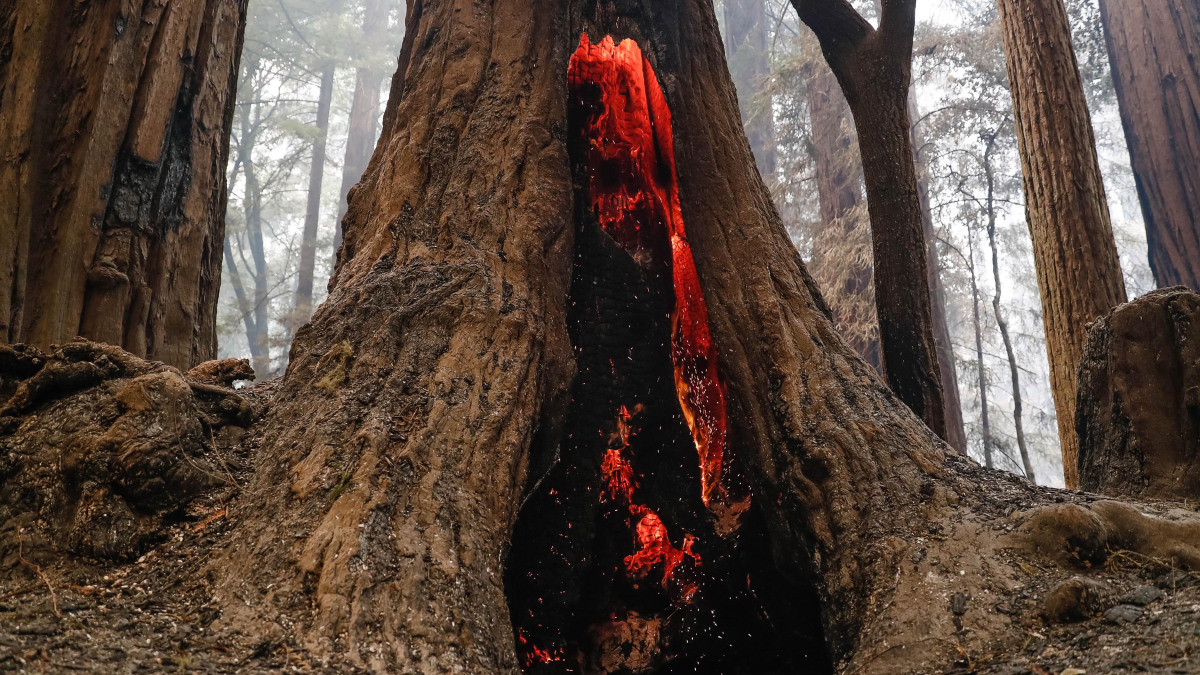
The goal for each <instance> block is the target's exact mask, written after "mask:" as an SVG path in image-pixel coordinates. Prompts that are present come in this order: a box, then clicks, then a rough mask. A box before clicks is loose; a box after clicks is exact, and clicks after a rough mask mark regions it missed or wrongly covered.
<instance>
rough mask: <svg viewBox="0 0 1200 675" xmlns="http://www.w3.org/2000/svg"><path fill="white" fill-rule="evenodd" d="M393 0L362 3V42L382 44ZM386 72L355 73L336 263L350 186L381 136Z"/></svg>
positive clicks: (363, 70) (365, 69)
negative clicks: (381, 89)
mask: <svg viewBox="0 0 1200 675" xmlns="http://www.w3.org/2000/svg"><path fill="white" fill-rule="evenodd" d="M391 9H392V0H365V2H364V3H363V42H364V43H366V44H368V45H374V44H378V43H379V37H380V36H381V35H382V34H384V33H386V32H387V30H388V27H389V26H388V21H389V18H388V15H389V14H391ZM384 75H385V73H382V72H379V71H377V70H374V69H372V68H368V67H365V66H364V67H360V68H358V69H356V71H355V75H354V98H353V99H352V100H351V102H350V119H349V122H348V123H347V125H346V156H345V158H344V159H343V160H342V187H341V192H340V194H341V201H340V202H339V204H338V217H337V226H336V227H335V228H334V230H333V259H334V262H335V263H336V262H337V251H338V248H339V247H340V246H341V245H342V218H343V217H345V215H346V208H347V205H348V204H349V198H350V188H352V187H354V185H355V184H356V183H358V181H359V179H360V178H362V175H363V172H364V171H366V170H367V162H369V161H371V151H372V150H374V149H375V141H376V139H378V138H379V88H380V86H381V85H382V83H383V78H384Z"/></svg>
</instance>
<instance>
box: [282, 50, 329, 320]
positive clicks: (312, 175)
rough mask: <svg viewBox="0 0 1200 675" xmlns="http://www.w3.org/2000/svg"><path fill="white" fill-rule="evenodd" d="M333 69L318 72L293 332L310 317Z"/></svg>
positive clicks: (292, 318)
mask: <svg viewBox="0 0 1200 675" xmlns="http://www.w3.org/2000/svg"><path fill="white" fill-rule="evenodd" d="M333 75H334V69H333V66H332V65H330V66H326V67H325V69H324V70H322V71H321V90H320V94H319V95H318V97H317V137H316V138H315V139H313V150H312V161H311V163H310V164H309V169H308V204H307V208H306V210H305V212H304V232H303V234H302V235H301V239H300V267H299V269H298V270H297V272H296V303H295V308H294V309H293V310H292V317H291V324H292V325H291V330H292V331H293V332H294V331H295V330H296V328H299V327H300V326H301V325H303V324H304V322H306V321H308V318H309V317H310V316H312V306H313V272H314V268H315V266H316V262H317V225H319V224H320V221H321V184H322V183H323V182H324V180H323V179H324V177H325V142H326V141H327V140H328V138H329V104H330V102H331V101H332V100H333Z"/></svg>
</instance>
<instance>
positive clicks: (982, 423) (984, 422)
mask: <svg viewBox="0 0 1200 675" xmlns="http://www.w3.org/2000/svg"><path fill="white" fill-rule="evenodd" d="M968 237H969V239H968V244H969V246H968V247H967V255H969V256H970V259H969V260H968V261H967V271H968V272H969V273H970V278H971V307H972V321H971V326H972V327H973V328H974V330H975V367H976V369H977V370H978V376H979V433H980V435H981V436H982V437H983V465H984V466H986V467H987V468H989V469H991V468H994V467H995V462H994V461H993V460H992V448H993V447H994V445H993V443H992V425H991V422H990V421H989V419H988V377H987V368H985V367H984V363H983V321H982V320H981V317H980V314H979V283H978V279H977V277H976V276H975V239H974V237H973V236H972V235H971V234H970V233H968Z"/></svg>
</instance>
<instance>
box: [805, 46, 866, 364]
mask: <svg viewBox="0 0 1200 675" xmlns="http://www.w3.org/2000/svg"><path fill="white" fill-rule="evenodd" d="M805 84H806V89H807V92H808V112H809V119H810V125H811V130H812V131H811V133H812V144H813V154H814V157H813V165H814V173H815V174H816V183H817V197H818V200H819V202H820V213H821V230H820V232H819V233H818V234H817V236H816V238H815V239H814V242H813V256H812V259H811V260H810V261H809V266H810V267H811V268H812V273H813V277H814V278H815V279H816V280H817V283H818V284H820V286H821V288H822V289H823V290H824V292H825V295H826V299H827V301H828V303H829V309H830V310H831V311H832V312H833V322H834V325H835V326H837V327H838V330H839V331H840V332H841V334H842V337H843V338H845V340H846V342H847V343H849V344H850V346H851V347H852V348H853V349H854V351H856V352H858V354H859V356H861V357H862V358H863V360H865V361H866V362H867V363H869V364H870V365H871V367H872V368H875V369H876V370H880V367H881V364H880V361H879V357H880V353H879V322H878V319H877V318H876V315H875V293H874V287H873V285H872V276H871V264H870V257H871V255H870V250H869V248H868V250H867V251H865V255H854V252H858V251H859V247H857V246H855V245H854V244H853V242H855V241H856V240H859V239H861V240H862V241H863V242H868V241H869V238H870V234H869V231H870V227H871V223H870V221H869V219H868V218H867V209H866V204H864V203H863V198H862V194H863V193H862V163H861V161H860V160H859V155H858V142H857V140H856V138H855V135H854V120H853V119H852V118H851V116H850V107H849V106H848V105H847V104H846V99H845V97H844V96H842V91H841V89H840V88H838V84H837V79H836V78H835V77H834V76H833V72H832V71H830V70H829V68H828V66H826V65H825V64H823V63H820V64H812V66H811V68H810V70H809V72H808V76H807V77H806V79H805ZM864 257H865V258H866V260H862V258H864Z"/></svg>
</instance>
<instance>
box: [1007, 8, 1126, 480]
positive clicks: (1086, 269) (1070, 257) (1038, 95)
mask: <svg viewBox="0 0 1200 675" xmlns="http://www.w3.org/2000/svg"><path fill="white" fill-rule="evenodd" d="M999 6H1000V20H1001V24H1002V30H1003V33H1004V50H1005V55H1006V61H1007V64H1008V80H1009V86H1010V88H1011V89H1012V97H1013V114H1014V118H1015V121H1016V127H1017V140H1018V147H1019V149H1020V153H1021V169H1022V173H1023V180H1024V183H1025V213H1026V218H1027V219H1028V221H1029V233H1030V235H1031V236H1032V238H1033V257H1034V261H1035V263H1036V264H1037V276H1038V287H1039V288H1040V290H1041V295H1042V310H1043V318H1044V321H1045V326H1046V352H1047V354H1048V356H1049V359H1050V375H1051V377H1050V386H1051V389H1052V390H1053V393H1054V407H1055V410H1056V411H1057V413H1058V435H1059V440H1060V442H1061V444H1062V456H1063V473H1064V475H1065V478H1066V484H1067V487H1075V486H1076V485H1077V484H1078V482H1079V476H1078V471H1077V469H1076V461H1077V460H1076V457H1077V454H1078V447H1079V443H1078V439H1077V437H1076V434H1075V424H1074V420H1075V379H1076V372H1075V371H1076V368H1077V367H1078V364H1079V357H1080V355H1081V354H1082V353H1083V341H1084V337H1085V334H1086V330H1087V324H1088V323H1090V322H1091V321H1093V320H1094V319H1096V318H1097V317H1099V316H1102V315H1103V314H1104V313H1106V312H1108V311H1109V310H1110V309H1112V308H1113V307H1115V306H1116V305H1118V304H1120V303H1122V302H1124V301H1125V280H1124V278H1123V277H1122V275H1121V265H1120V262H1119V261H1118V260H1117V247H1116V244H1115V243H1114V241H1113V234H1112V225H1111V224H1110V223H1109V215H1108V202H1107V201H1106V199H1105V196H1104V184H1103V182H1102V181H1101V178H1100V166H1099V163H1098V161H1097V159H1096V140H1095V137H1094V136H1093V134H1092V125H1091V120H1090V117H1089V116H1088V110H1087V104H1086V102H1085V101H1084V97H1083V85H1082V83H1081V81H1080V77H1079V67H1078V65H1077V64H1076V61H1075V52H1074V50H1073V49H1072V48H1071V32H1070V26H1069V24H1068V22H1067V13H1066V10H1065V9H1064V8H1063V3H1062V0H999Z"/></svg>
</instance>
